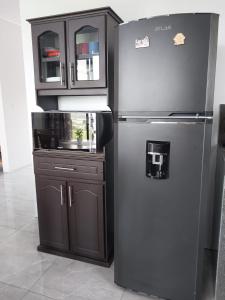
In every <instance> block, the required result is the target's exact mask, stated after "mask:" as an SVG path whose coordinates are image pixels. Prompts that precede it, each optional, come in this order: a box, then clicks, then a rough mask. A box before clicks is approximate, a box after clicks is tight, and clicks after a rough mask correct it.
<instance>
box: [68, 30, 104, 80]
mask: <svg viewBox="0 0 225 300" xmlns="http://www.w3.org/2000/svg"><path fill="white" fill-rule="evenodd" d="M74 41H75V45H74V51H75V57H76V78H77V80H78V81H80V80H99V30H98V29H97V28H94V27H91V26H84V27H83V28H82V29H80V30H78V31H77V33H75V34H74Z"/></svg>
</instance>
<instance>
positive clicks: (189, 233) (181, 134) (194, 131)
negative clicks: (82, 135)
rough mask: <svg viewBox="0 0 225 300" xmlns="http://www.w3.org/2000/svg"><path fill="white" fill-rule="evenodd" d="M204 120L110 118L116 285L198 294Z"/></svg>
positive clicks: (183, 296) (179, 297)
mask: <svg viewBox="0 0 225 300" xmlns="http://www.w3.org/2000/svg"><path fill="white" fill-rule="evenodd" d="M207 126H211V124H206V123H205V122H199V123H198V122H194V121H193V122H190V121H189V122H186V121H181V122H167V121H165V120H163V121H162V122H161V121H160V120H157V121H156V120H153V121H147V122H146V121H145V122H140V121H139V122H119V123H118V124H116V126H115V128H116V130H115V131H116V134H115V135H116V139H117V144H118V149H117V150H116V161H117V162H116V166H115V168H116V177H115V179H116V190H115V282H116V283H117V284H118V285H120V286H123V287H126V288H129V289H133V290H135V291H140V292H145V293H147V294H149V295H155V296H158V297H162V298H165V299H170V300H192V299H197V296H196V281H197V269H198V264H199V262H198V257H199V255H198V247H199V230H200V228H199V226H200V206H201V203H200V202H201V189H202V170H203V153H204V140H205V132H206V131H207V130H206V127H207ZM154 143H155V144H154ZM157 143H158V144H159V147H158V146H157ZM160 164H161V166H160ZM151 168H152V169H151ZM160 168H161V169H160ZM163 168H164V171H165V173H162V169H163ZM148 170H149V171H148ZM160 170H161V171H160ZM157 172H158V173H157ZM160 172H161V173H160ZM160 174H161V175H163V176H161V178H160Z"/></svg>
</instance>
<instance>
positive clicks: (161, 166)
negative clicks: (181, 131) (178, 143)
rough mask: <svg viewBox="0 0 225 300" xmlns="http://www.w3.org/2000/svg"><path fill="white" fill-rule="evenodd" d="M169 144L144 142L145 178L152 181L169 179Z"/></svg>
mask: <svg viewBox="0 0 225 300" xmlns="http://www.w3.org/2000/svg"><path fill="white" fill-rule="evenodd" d="M169 156H170V142H164V141H146V176H147V177H149V178H154V179H167V178H168V177H169Z"/></svg>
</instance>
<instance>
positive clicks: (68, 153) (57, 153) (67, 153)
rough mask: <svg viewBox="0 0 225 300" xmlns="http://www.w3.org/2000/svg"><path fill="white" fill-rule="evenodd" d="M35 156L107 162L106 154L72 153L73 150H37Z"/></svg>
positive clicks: (34, 152)
mask: <svg viewBox="0 0 225 300" xmlns="http://www.w3.org/2000/svg"><path fill="white" fill-rule="evenodd" d="M33 155H34V156H39V157H40V156H41V157H43V156H45V157H58V158H60V157H63V158H68V159H88V160H99V161H104V160H105V153H104V152H101V153H94V152H86V151H72V150H44V149H42V150H35V151H33Z"/></svg>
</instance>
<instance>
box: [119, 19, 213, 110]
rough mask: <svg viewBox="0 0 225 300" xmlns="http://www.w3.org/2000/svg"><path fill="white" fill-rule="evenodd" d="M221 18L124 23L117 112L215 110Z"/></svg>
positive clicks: (120, 41)
mask: <svg viewBox="0 0 225 300" xmlns="http://www.w3.org/2000/svg"><path fill="white" fill-rule="evenodd" d="M217 23H218V16H217V15H215V14H178V15H170V16H161V17H155V18H151V19H143V20H139V21H133V22H130V23H127V24H124V25H121V26H119V61H118V68H119V77H118V82H119V83H118V87H119V95H118V96H119V97H118V99H119V104H118V111H120V112H132V111H133V112H134V111H136V112H141V111H161V112H162V111H174V112H176V111H178V112H179V111H180V112H181V111H183V112H204V111H212V110H213V90H214V75H215V65H216V48H217ZM146 41H148V43H147V42H146Z"/></svg>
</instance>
